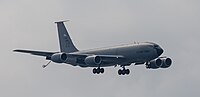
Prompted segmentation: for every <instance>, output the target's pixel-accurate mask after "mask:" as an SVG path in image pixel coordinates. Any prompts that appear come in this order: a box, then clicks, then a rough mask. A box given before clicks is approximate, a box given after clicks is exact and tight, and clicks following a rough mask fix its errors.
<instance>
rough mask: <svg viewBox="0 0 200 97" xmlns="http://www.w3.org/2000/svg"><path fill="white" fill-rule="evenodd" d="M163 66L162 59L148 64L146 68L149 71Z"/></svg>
mask: <svg viewBox="0 0 200 97" xmlns="http://www.w3.org/2000/svg"><path fill="white" fill-rule="evenodd" d="M161 65H162V60H161V59H160V58H158V59H155V60H152V61H150V62H149V63H147V65H146V68H148V69H157V68H159V67H160V66H161Z"/></svg>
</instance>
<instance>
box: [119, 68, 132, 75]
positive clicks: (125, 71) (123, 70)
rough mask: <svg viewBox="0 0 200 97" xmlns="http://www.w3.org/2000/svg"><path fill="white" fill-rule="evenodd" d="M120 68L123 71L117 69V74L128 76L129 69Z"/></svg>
mask: <svg viewBox="0 0 200 97" xmlns="http://www.w3.org/2000/svg"><path fill="white" fill-rule="evenodd" d="M122 68H123V69H119V70H118V74H119V75H125V74H126V75H129V73H130V70H129V69H126V68H125V66H122Z"/></svg>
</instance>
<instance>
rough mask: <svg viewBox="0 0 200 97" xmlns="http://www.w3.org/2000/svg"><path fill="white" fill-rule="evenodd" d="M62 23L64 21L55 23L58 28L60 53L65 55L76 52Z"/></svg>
mask: <svg viewBox="0 0 200 97" xmlns="http://www.w3.org/2000/svg"><path fill="white" fill-rule="evenodd" d="M63 22H65V21H60V22H55V23H56V24H57V28H58V36H59V42H60V51H61V52H66V53H71V52H76V51H78V49H77V48H76V47H75V46H74V44H73V42H72V40H71V38H70V36H69V34H68V32H67V29H66V28H65V25H64V23H63Z"/></svg>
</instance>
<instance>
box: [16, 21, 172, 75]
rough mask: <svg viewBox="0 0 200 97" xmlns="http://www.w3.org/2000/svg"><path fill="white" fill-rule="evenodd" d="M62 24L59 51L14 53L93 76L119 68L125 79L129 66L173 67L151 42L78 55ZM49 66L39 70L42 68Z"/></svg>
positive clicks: (159, 49)
mask: <svg viewBox="0 0 200 97" xmlns="http://www.w3.org/2000/svg"><path fill="white" fill-rule="evenodd" d="M64 22H65V21H59V22H55V23H56V24H57V29H58V36H59V43H60V51H57V52H48V51H35V50H23V49H15V50H13V51H14V52H21V53H29V54H32V55H37V56H43V57H45V58H46V60H50V61H49V63H50V62H51V61H53V62H55V63H65V64H70V65H72V66H80V67H84V68H86V67H92V68H93V70H92V72H93V73H94V74H100V73H104V68H103V67H109V66H114V67H116V66H120V67H121V69H119V70H118V74H119V75H128V74H129V73H130V70H129V69H126V68H125V67H126V66H130V65H131V64H134V65H143V64H144V65H146V68H148V69H158V68H168V67H170V66H171V64H172V60H171V58H169V57H166V56H165V57H160V55H161V54H162V53H163V51H164V50H163V49H162V48H161V47H160V46H159V45H158V44H156V43H153V42H134V43H132V44H128V45H120V46H113V47H105V48H98V49H91V50H80V51H79V50H78V49H77V48H76V47H75V45H74V44H73V42H72V39H71V38H70V36H69V34H68V31H67V29H66V27H65V25H64ZM49 63H48V64H49ZM48 64H46V65H43V66H42V67H43V68H45V67H46V66H47V65H48Z"/></svg>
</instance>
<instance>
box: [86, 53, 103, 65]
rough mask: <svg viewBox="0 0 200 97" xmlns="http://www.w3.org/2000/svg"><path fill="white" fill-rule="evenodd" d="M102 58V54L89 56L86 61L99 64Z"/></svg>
mask: <svg viewBox="0 0 200 97" xmlns="http://www.w3.org/2000/svg"><path fill="white" fill-rule="evenodd" d="M101 62H102V59H101V57H100V56H95V55H94V56H88V57H86V58H85V63H86V64H87V65H99V64H101Z"/></svg>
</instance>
